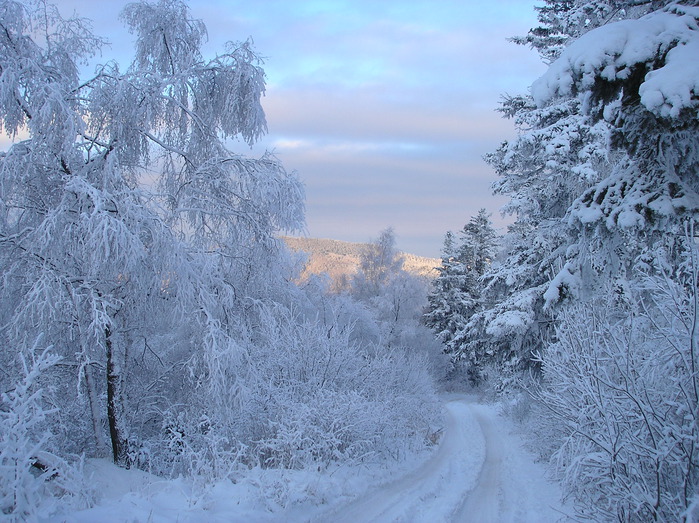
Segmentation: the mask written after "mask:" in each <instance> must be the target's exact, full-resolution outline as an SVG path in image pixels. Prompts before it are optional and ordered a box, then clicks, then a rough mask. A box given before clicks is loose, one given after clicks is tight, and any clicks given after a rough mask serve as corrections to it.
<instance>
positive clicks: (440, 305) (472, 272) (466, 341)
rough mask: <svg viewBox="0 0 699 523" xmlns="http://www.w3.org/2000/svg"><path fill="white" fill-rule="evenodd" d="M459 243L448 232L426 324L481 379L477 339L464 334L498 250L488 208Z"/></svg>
mask: <svg viewBox="0 0 699 523" xmlns="http://www.w3.org/2000/svg"><path fill="white" fill-rule="evenodd" d="M459 239H460V243H459V245H458V246H457V245H454V239H453V234H452V233H447V235H446V238H445V244H444V249H443V252H442V265H441V267H439V268H438V271H439V276H438V277H437V278H436V279H435V281H434V283H433V288H432V292H431V294H430V296H429V301H428V303H429V308H428V311H427V313H426V315H425V321H426V324H427V325H428V326H429V327H430V328H432V330H433V331H434V332H435V334H436V336H437V338H438V339H439V340H440V341H441V342H442V343H443V344H444V347H445V351H446V352H447V353H449V354H451V355H452V359H453V361H455V362H456V361H459V360H462V361H465V362H466V363H467V365H468V367H469V369H470V370H469V372H470V376H471V379H472V380H473V381H474V382H477V381H478V380H479V378H478V376H479V374H480V373H479V371H478V368H479V366H480V365H481V364H482V363H483V362H482V361H481V358H479V356H478V355H477V353H476V352H477V349H476V346H477V345H478V343H476V342H475V340H473V339H471V338H468V337H466V336H464V333H465V332H467V331H466V327H467V325H469V323H470V321H471V319H472V317H473V316H474V315H475V314H477V312H479V311H480V310H481V309H482V308H483V306H484V303H483V281H482V277H483V275H484V274H485V272H486V271H487V270H488V268H489V266H490V264H491V262H492V261H493V258H494V256H495V252H496V241H497V234H496V232H495V229H493V226H492V223H491V221H490V218H489V216H488V213H487V211H486V210H485V209H481V210H480V211H479V212H478V214H477V215H476V216H472V217H471V219H470V220H469V222H468V223H467V224H466V225H465V226H464V228H463V229H462V231H461V234H460V238H459Z"/></svg>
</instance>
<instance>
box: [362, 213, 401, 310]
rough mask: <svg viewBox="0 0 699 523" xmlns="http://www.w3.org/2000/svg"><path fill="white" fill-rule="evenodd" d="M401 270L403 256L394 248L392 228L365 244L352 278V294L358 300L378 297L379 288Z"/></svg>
mask: <svg viewBox="0 0 699 523" xmlns="http://www.w3.org/2000/svg"><path fill="white" fill-rule="evenodd" d="M402 268H403V256H401V255H400V253H399V252H398V249H397V248H396V235H395V232H394V231H393V228H392V227H388V228H387V229H384V230H383V231H381V233H380V235H379V237H378V238H377V239H376V240H374V241H372V242H369V243H367V244H366V245H365V246H364V249H363V251H362V253H361V254H360V257H359V269H358V270H357V273H356V274H355V275H354V276H353V278H352V294H354V295H355V296H357V297H359V298H363V299H366V298H370V297H372V296H378V295H379V293H380V291H381V286H382V285H384V284H385V283H386V282H387V281H388V280H389V279H390V278H391V277H392V276H393V275H395V274H397V273H398V272H399V271H400V270H401V269H402Z"/></svg>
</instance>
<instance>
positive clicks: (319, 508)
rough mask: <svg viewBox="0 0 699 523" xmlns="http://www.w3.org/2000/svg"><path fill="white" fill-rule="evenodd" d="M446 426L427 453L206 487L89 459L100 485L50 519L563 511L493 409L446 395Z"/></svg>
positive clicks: (525, 517)
mask: <svg viewBox="0 0 699 523" xmlns="http://www.w3.org/2000/svg"><path fill="white" fill-rule="evenodd" d="M444 399H445V412H446V416H445V427H444V433H443V436H442V438H441V441H440V443H439V446H438V447H437V448H436V449H435V450H434V452H432V453H430V454H429V455H421V456H414V457H413V458H412V459H411V460H408V461H406V462H402V463H401V464H394V465H393V466H391V467H388V468H387V467H386V465H383V466H381V465H354V466H338V467H336V468H334V469H332V470H327V471H322V472H317V471H278V470H275V471H269V470H267V471H265V470H260V469H256V470H253V471H250V474H249V475H248V476H247V477H246V478H245V480H243V481H239V482H238V483H235V484H234V483H232V482H228V481H226V482H220V483H217V484H215V485H213V486H209V487H208V488H201V487H197V486H196V485H192V484H191V483H190V482H188V481H185V480H183V479H179V480H162V479H160V478H157V477H155V476H150V475H148V474H147V473H145V472H141V471H126V470H123V469H119V468H117V467H115V466H113V465H111V464H110V463H109V462H107V461H103V460H94V461H91V462H90V463H89V467H86V468H87V469H88V470H87V471H86V473H87V474H91V475H92V483H93V486H94V487H95V489H96V490H97V491H98V492H100V493H101V496H102V497H101V499H99V501H98V503H97V505H96V506H95V507H94V508H92V509H89V510H84V511H80V512H75V513H72V514H69V515H64V516H61V517H56V518H53V519H51V520H49V521H55V522H59V521H60V522H70V523H87V522H95V521H99V522H126V521H128V522H134V521H137V522H140V521H144V522H153V523H158V522H172V521H177V522H179V523H185V522H209V521H211V522H224V521H225V522H231V521H246V522H271V521H292V522H295V521H298V522H301V521H313V522H325V521H333V522H353V523H354V522H362V521H377V522H383V521H385V522H389V521H405V522H408V521H409V522H421V521H424V522H430V523H437V522H440V521H443V522H451V521H474V522H479V523H488V522H509V521H513V522H514V521H517V522H537V523H541V522H548V521H559V520H565V519H564V512H567V513H570V510H569V509H565V508H564V507H562V505H561V504H560V502H559V501H558V500H559V498H560V492H559V490H558V488H557V486H556V485H555V484H552V483H550V482H549V481H547V480H546V479H545V468H544V466H543V465H541V464H538V463H535V460H534V457H533V455H531V454H530V453H529V452H528V451H526V450H525V449H524V448H523V446H522V445H523V442H522V441H521V439H520V437H518V436H516V435H514V434H512V433H511V428H512V427H511V424H510V422H509V421H508V420H506V419H504V418H503V417H501V416H500V415H499V414H498V407H497V406H495V405H485V404H482V403H477V402H476V401H475V399H474V398H473V397H470V396H465V395H453V394H452V395H449V396H445V397H444Z"/></svg>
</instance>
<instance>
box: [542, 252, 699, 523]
mask: <svg viewBox="0 0 699 523" xmlns="http://www.w3.org/2000/svg"><path fill="white" fill-rule="evenodd" d="M696 257H697V252H696V250H695V249H694V248H692V250H691V251H690V252H689V253H688V254H687V259H686V260H685V263H683V264H682V265H681V269H680V271H678V274H676V275H672V277H671V276H670V275H668V274H666V273H664V272H662V271H659V274H656V275H654V276H646V277H645V278H644V279H643V280H642V281H643V286H642V287H641V288H637V289H636V290H635V292H633V294H632V295H630V296H629V295H627V296H624V295H619V294H616V293H615V292H613V291H612V292H610V293H608V295H607V296H606V297H598V298H597V299H595V300H593V301H592V302H591V303H588V304H581V305H576V306H574V307H571V308H570V309H569V310H567V311H566V312H565V313H563V314H562V316H561V319H562V323H561V325H560V327H559V329H558V342H557V343H555V344H553V345H551V346H549V347H548V348H547V349H546V350H545V351H544V353H543V354H542V361H543V373H544V378H545V382H544V388H543V390H541V391H540V398H541V399H542V400H543V402H544V404H545V405H546V407H548V409H549V411H550V412H551V413H552V414H553V416H552V417H551V421H552V422H553V424H555V425H556V426H557V430H558V431H559V433H561V432H562V436H563V437H564V441H563V444H562V446H561V447H560V448H559V449H558V450H557V451H556V452H555V454H554V463H555V464H556V465H557V468H558V470H559V471H560V472H561V474H562V477H563V480H564V485H565V487H566V489H567V490H568V493H569V494H570V495H572V496H573V497H574V499H575V500H576V502H577V503H578V508H579V511H580V515H581V516H583V517H587V518H592V519H595V520H612V519H614V520H619V521H651V520H653V521H657V520H661V521H677V520H679V519H680V518H681V515H682V514H683V513H684V512H685V511H686V510H687V509H688V507H689V506H690V505H691V504H692V499H693V496H694V495H695V493H696V492H697V489H699V470H698V464H699V424H698V421H699V420H698V419H697V416H698V415H699V375H698V374H697V369H698V368H699V347H697V342H698V341H699V338H698V337H697V333H696V332H697V327H698V326H699V309H698V308H697V303H698V301H697V283H698V276H699V273H698V272H697V271H698V269H699V267H698V266H697V264H696Z"/></svg>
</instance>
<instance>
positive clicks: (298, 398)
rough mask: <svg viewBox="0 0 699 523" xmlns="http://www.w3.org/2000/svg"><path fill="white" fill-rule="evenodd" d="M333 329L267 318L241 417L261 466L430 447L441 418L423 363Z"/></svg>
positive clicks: (267, 312) (255, 340)
mask: <svg viewBox="0 0 699 523" xmlns="http://www.w3.org/2000/svg"><path fill="white" fill-rule="evenodd" d="M334 325H335V324H333V325H330V327H328V325H327V323H323V324H321V323H318V322H313V321H308V320H300V321H299V319H298V318H296V317H295V316H294V315H293V313H292V311H289V310H288V309H280V308H279V307H263V308H262V309H261V311H260V321H259V324H258V325H257V326H255V328H254V329H253V332H254V334H253V336H252V339H251V343H250V347H249V348H248V352H247V354H248V357H249V362H250V363H251V365H252V369H251V371H250V374H249V376H248V382H247V387H248V389H247V394H245V395H244V399H243V400H242V401H243V404H242V412H241V417H242V420H241V421H242V423H243V425H242V428H243V429H244V430H246V431H248V434H247V437H248V438H249V440H250V441H251V442H253V446H252V448H251V450H252V451H253V452H254V454H255V459H256V460H259V462H260V464H261V465H263V466H283V467H290V468H297V467H301V466H303V465H305V464H308V463H310V462H313V463H318V464H328V463H330V462H332V461H336V460H354V459H362V458H364V457H366V456H367V455H374V454H382V455H394V454H395V453H398V452H400V449H401V447H403V446H405V445H411V444H418V445H422V444H424V443H425V442H424V438H423V439H421V434H426V433H427V431H428V428H429V427H430V425H431V424H432V423H433V422H434V419H435V417H436V415H437V409H436V398H435V395H434V391H433V389H432V381H431V379H430V377H429V375H428V373H427V371H426V369H425V362H424V359H420V358H417V357H414V356H408V355H406V354H404V353H402V352H400V351H390V350H388V349H381V348H380V347H378V348H375V349H374V350H373V351H371V352H368V351H365V350H363V349H362V347H361V346H360V345H359V344H357V343H355V342H353V341H352V331H351V328H344V329H340V328H335V327H334ZM418 360H419V361H418Z"/></svg>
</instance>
